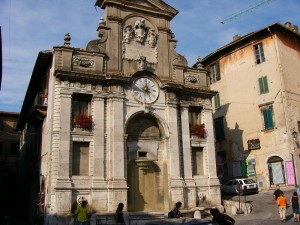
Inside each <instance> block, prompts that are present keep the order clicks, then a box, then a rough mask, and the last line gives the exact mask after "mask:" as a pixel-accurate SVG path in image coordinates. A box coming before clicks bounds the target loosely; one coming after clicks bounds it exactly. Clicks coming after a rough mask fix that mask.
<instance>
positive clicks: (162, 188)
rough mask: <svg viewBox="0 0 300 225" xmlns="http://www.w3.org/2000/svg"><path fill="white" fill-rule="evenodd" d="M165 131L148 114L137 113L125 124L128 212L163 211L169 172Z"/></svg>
mask: <svg viewBox="0 0 300 225" xmlns="http://www.w3.org/2000/svg"><path fill="white" fill-rule="evenodd" d="M163 132H164V130H163V129H162V128H161V126H159V123H158V120H157V118H156V117H154V116H153V115H151V114H145V113H138V114H136V115H134V116H133V117H132V118H131V119H130V120H129V121H128V124H127V128H126V134H127V141H126V150H127V154H126V156H127V182H128V187H129V190H128V211H132V212H137V211H163V210H165V209H166V208H167V207H168V195H169V194H168V193H169V191H168V172H167V161H166V160H165V159H166V149H165V148H166V147H165V146H166V144H165V139H164V138H163V136H164V135H163Z"/></svg>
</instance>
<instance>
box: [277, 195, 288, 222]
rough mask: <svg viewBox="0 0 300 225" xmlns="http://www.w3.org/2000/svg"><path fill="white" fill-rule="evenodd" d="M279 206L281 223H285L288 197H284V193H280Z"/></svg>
mask: <svg viewBox="0 0 300 225" xmlns="http://www.w3.org/2000/svg"><path fill="white" fill-rule="evenodd" d="M277 205H278V206H279V215H280V219H281V222H282V223H284V222H285V220H286V205H287V200H286V197H284V194H283V192H282V193H280V196H279V197H278V198H277Z"/></svg>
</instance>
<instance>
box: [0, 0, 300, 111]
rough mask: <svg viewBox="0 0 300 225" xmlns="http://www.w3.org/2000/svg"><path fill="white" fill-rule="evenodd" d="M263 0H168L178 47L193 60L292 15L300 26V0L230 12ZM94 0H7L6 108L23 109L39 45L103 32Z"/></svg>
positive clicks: (1, 10)
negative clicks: (238, 14) (174, 10)
mask: <svg viewBox="0 0 300 225" xmlns="http://www.w3.org/2000/svg"><path fill="white" fill-rule="evenodd" d="M261 1H262V0H165V2H166V3H168V4H170V5H171V6H173V7H174V8H176V9H177V10H178V11H179V14H177V15H176V17H175V18H174V19H173V20H172V22H171V29H172V31H173V32H174V34H175V38H176V39H177V40H178V42H177V52H178V53H180V54H182V55H184V56H185V57H186V58H187V60H188V62H189V65H192V64H193V63H194V62H195V61H196V59H197V58H198V56H200V57H201V58H203V57H205V56H206V55H208V54H209V53H211V52H213V51H215V50H216V49H218V48H220V47H222V46H223V45H225V44H228V43H229V42H231V41H232V37H233V36H234V35H236V34H238V35H240V36H243V35H246V34H248V33H250V32H253V31H256V30H259V29H261V28H263V27H265V26H268V25H270V24H272V23H275V22H279V23H282V24H284V23H285V22H286V21H291V22H292V23H293V24H295V25H298V26H299V29H300V16H299V15H300V13H299V12H300V0H270V2H269V3H268V4H266V5H264V6H263V7H259V8H255V9H254V10H253V11H252V12H250V13H244V14H242V15H240V16H238V17H237V18H235V19H234V20H231V21H228V22H227V23H225V24H222V23H221V21H224V20H225V19H226V18H228V17H229V16H230V15H232V14H234V13H237V12H241V11H243V10H244V9H246V8H247V7H249V6H250V7H251V6H253V5H255V4H257V3H258V2H261ZM94 3H95V1H94V0H71V1H70V0H69V1H63V0H51V1H47V0H26V1H22V0H1V7H0V26H1V29H2V49H3V53H2V54H3V77H2V87H1V91H0V111H8V112H19V111H20V110H21V107H22V103H23V100H24V97H25V93H26V90H27V86H28V83H29V80H30V77H31V74H32V70H33V67H34V64H35V61H36V58H37V55H38V52H39V51H42V50H51V49H52V47H53V46H59V45H62V44H63V38H64V35H65V34H66V33H70V35H71V38H72V40H71V45H72V46H73V47H78V48H81V47H85V46H86V44H87V43H88V42H89V41H90V40H93V39H96V38H97V32H96V29H97V26H98V20H99V19H100V17H103V11H102V10H101V9H100V8H98V7H97V9H96V8H95V7H94Z"/></svg>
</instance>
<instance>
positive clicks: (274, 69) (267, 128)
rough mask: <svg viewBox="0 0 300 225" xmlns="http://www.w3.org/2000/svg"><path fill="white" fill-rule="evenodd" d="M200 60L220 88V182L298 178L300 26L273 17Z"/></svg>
mask: <svg viewBox="0 0 300 225" xmlns="http://www.w3.org/2000/svg"><path fill="white" fill-rule="evenodd" d="M201 63H202V64H203V65H204V67H205V68H207V69H208V70H210V82H211V89H212V90H215V91H218V94H217V95H216V96H215V97H214V127H215V136H216V157H217V158H216V161H217V168H218V176H219V177H220V179H221V180H222V182H224V181H226V180H228V179H229V178H232V177H240V176H243V177H245V176H247V177H252V178H253V179H255V180H256V181H257V182H258V184H259V187H261V188H268V187H270V186H274V185H276V184H279V185H291V186H293V185H296V184H299V182H300V172H299V171H300V163H299V153H300V152H299V139H297V134H298V133H299V123H300V122H299V121H300V76H299V71H300V35H299V33H298V27H297V26H295V25H292V24H291V23H290V22H287V23H285V25H281V24H279V23H274V24H271V25H269V26H267V27H264V28H262V29H260V30H258V31H255V32H252V33H249V34H247V35H245V36H243V37H240V36H235V37H234V39H233V41H232V42H231V43H229V44H228V45H225V46H224V47H222V48H220V49H217V50H216V51H214V52H212V53H211V54H209V55H208V56H206V57H205V58H204V59H203V60H202V62H201ZM198 64H199V63H196V64H195V66H196V65H198ZM292 134H293V135H294V137H293V135H292Z"/></svg>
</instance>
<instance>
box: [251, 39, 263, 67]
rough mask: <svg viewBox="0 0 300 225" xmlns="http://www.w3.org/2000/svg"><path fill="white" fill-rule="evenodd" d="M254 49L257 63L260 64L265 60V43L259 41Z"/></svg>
mask: <svg viewBox="0 0 300 225" xmlns="http://www.w3.org/2000/svg"><path fill="white" fill-rule="evenodd" d="M254 51H255V58H256V63H257V64H260V63H262V62H264V61H265V54H264V49H263V44H262V43H259V44H257V45H254Z"/></svg>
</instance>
